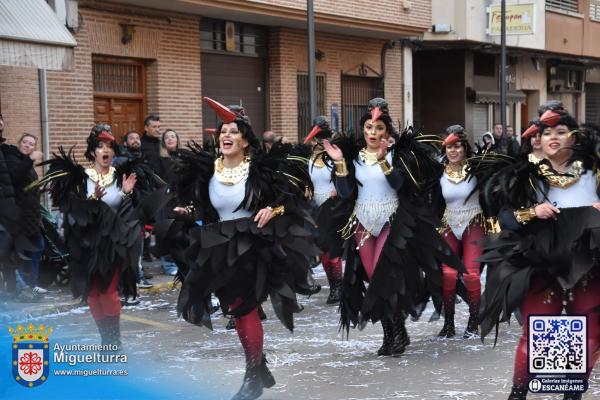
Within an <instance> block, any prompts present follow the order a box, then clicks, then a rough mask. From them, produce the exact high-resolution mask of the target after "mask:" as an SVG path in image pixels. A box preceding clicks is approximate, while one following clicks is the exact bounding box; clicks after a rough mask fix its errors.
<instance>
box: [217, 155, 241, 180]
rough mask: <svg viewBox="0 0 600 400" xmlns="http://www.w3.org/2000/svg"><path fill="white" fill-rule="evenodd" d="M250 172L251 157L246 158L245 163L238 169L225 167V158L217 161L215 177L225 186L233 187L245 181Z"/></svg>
mask: <svg viewBox="0 0 600 400" xmlns="http://www.w3.org/2000/svg"><path fill="white" fill-rule="evenodd" d="M249 171H250V157H244V161H242V162H241V163H240V165H238V166H237V167H233V168H228V167H226V166H225V165H223V158H221V157H219V158H217V159H216V160H215V176H216V177H217V180H218V181H219V182H221V183H222V184H224V185H227V186H233V185H236V184H238V183H240V182H241V181H243V180H244V178H246V177H247V176H248V172H249Z"/></svg>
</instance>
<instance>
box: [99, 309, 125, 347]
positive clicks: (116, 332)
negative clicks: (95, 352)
mask: <svg viewBox="0 0 600 400" xmlns="http://www.w3.org/2000/svg"><path fill="white" fill-rule="evenodd" d="M103 321H104V323H105V324H106V335H107V343H104V342H103V343H102V344H111V345H115V346H117V347H118V348H121V324H120V316H119V315H117V316H114V317H106V318H104V319H103Z"/></svg>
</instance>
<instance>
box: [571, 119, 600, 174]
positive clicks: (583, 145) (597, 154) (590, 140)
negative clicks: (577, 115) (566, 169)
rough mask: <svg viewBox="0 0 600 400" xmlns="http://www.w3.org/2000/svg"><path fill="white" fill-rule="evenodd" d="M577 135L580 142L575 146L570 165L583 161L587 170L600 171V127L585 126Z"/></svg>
mask: <svg viewBox="0 0 600 400" xmlns="http://www.w3.org/2000/svg"><path fill="white" fill-rule="evenodd" d="M577 133H578V141H577V143H576V144H575V145H574V146H573V155H572V156H571V159H570V160H569V163H572V162H574V161H581V162H583V167H584V168H585V169H590V170H592V171H598V170H600V127H598V126H596V125H592V124H584V125H582V126H581V128H580V129H579V131H578V132H577Z"/></svg>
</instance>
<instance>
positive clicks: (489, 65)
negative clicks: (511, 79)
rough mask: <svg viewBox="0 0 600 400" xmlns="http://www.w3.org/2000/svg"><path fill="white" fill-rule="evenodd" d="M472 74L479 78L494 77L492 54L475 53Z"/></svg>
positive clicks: (494, 66) (494, 59) (494, 58)
mask: <svg viewBox="0 0 600 400" xmlns="http://www.w3.org/2000/svg"><path fill="white" fill-rule="evenodd" d="M473 73H474V74H475V75H479V76H490V77H492V78H493V77H494V76H496V57H495V56H494V55H493V54H485V53H475V54H474V55H473Z"/></svg>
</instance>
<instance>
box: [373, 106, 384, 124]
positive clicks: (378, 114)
mask: <svg viewBox="0 0 600 400" xmlns="http://www.w3.org/2000/svg"><path fill="white" fill-rule="evenodd" d="M382 115H383V112H381V109H380V108H379V107H373V108H372V109H371V121H372V122H375V121H377V120H378V119H379V118H380V117H381V116H382Z"/></svg>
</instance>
